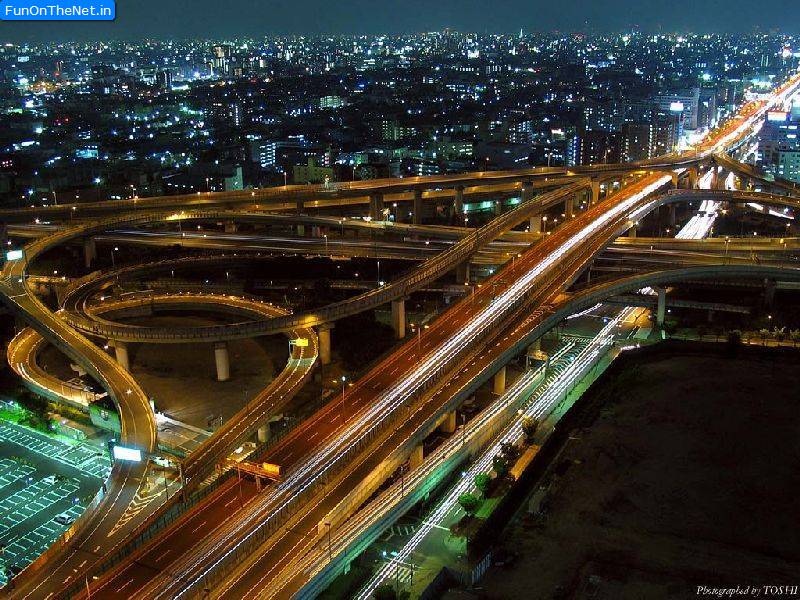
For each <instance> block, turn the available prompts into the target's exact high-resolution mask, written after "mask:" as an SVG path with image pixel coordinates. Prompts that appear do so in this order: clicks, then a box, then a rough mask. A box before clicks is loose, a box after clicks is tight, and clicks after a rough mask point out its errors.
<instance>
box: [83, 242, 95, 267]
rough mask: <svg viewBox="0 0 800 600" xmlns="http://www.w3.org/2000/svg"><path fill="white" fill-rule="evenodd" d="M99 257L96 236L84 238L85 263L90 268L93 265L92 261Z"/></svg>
mask: <svg viewBox="0 0 800 600" xmlns="http://www.w3.org/2000/svg"><path fill="white" fill-rule="evenodd" d="M96 258H97V244H95V241H94V238H91V237H89V238H86V239H85V240H83V264H84V266H85V267H86V268H87V269H89V268H91V266H92V263H93V262H94V260H95V259H96Z"/></svg>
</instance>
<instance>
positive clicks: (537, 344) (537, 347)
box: [528, 337, 542, 354]
mask: <svg viewBox="0 0 800 600" xmlns="http://www.w3.org/2000/svg"><path fill="white" fill-rule="evenodd" d="M541 350H542V338H540V337H538V338H536V339H535V340H533V343H532V344H531V345H530V346H528V354H532V353H534V352H541Z"/></svg>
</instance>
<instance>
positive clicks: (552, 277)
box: [52, 82, 796, 597]
mask: <svg viewBox="0 0 800 600" xmlns="http://www.w3.org/2000/svg"><path fill="white" fill-rule="evenodd" d="M795 83H796V82H795ZM795 83H793V84H792V85H794V84H795ZM781 93H783V92H781ZM734 134H735V131H733V132H731V134H730V135H734ZM726 135H727V134H726ZM723 139H725V138H723ZM720 143H722V142H720ZM706 157H707V155H704V156H703V157H701V158H698V154H695V156H694V161H695V162H696V161H697V160H700V159H702V160H705V158H706ZM682 160H690V158H683V159H682ZM670 164H671V165H675V164H676V163H675V162H672V163H670ZM653 168H656V167H653ZM664 168H665V169H666V168H667V167H664ZM519 175H520V174H519V173H517V174H515V175H514V176H517V177H519ZM523 176H525V175H523ZM654 178H655V179H654ZM481 179H484V178H483V177H482V178H481ZM669 179H670V180H671V179H672V178H671V176H669ZM643 181H644V182H645V184H644V188H642V187H639V188H638V190H639V192H644V193H646V192H647V191H648V190H647V189H646V187H647V185H662V184H663V183H664V180H663V179H661V178H658V177H657V176H651V177H648V178H645V179H644V180H643ZM429 183H430V182H426V184H425V185H428V184H429ZM396 185H403V184H400V183H399V182H398V183H396ZM420 185H422V184H420ZM456 185H458V184H456ZM635 186H636V184H634V186H632V187H635ZM404 189H408V187H405V188H404ZM456 191H457V190H456ZM374 193H375V194H380V193H382V192H374ZM635 194H636V191H635V190H634V196H631V195H627V196H626V197H625V198H623V199H617V200H615V201H612V202H611V203H610V204H609V203H607V202H604V203H603V204H602V207H603V208H602V209H600V208H598V207H594V208H595V209H597V210H594V209H590V210H589V211H588V212H587V213H586V215H588V216H587V218H588V219H589V221H586V220H585V219H582V218H581V217H582V216H583V215H581V216H579V217H578V218H576V219H575V220H574V221H573V222H572V223H569V224H567V225H565V226H564V228H563V229H562V234H561V235H558V236H555V235H554V236H552V237H551V238H550V239H548V240H545V242H543V244H540V245H537V249H538V250H539V251H542V252H544V253H545V255H544V256H543V257H542V256H541V255H540V256H539V261H538V262H536V261H534V262H530V261H531V260H533V259H532V255H529V256H528V260H519V261H516V263H512V265H510V267H507V269H508V270H506V274H507V275H509V276H510V277H512V278H514V281H512V282H502V281H499V280H497V283H498V284H501V285H495V286H492V290H491V292H487V291H485V290H484V291H482V292H480V296H479V297H480V298H488V299H489V302H488V303H487V305H486V308H485V310H486V311H488V313H486V314H484V313H483V312H479V313H476V314H474V315H471V314H470V311H469V309H468V308H467V309H464V306H466V305H467V303H466V302H462V303H459V306H461V310H464V311H465V313H464V316H465V317H467V318H466V319H464V320H462V321H460V322H456V323H455V324H454V325H455V327H456V329H455V332H456V333H455V334H454V335H453V332H452V331H450V332H447V331H444V333H446V334H447V335H446V336H445V337H444V338H439V339H438V340H437V338H436V335H435V334H434V333H432V332H429V333H428V334H426V335H427V338H428V339H427V340H426V341H433V342H434V344H435V346H434V347H435V348H436V350H434V351H431V353H430V355H429V356H424V357H423V356H421V355H420V356H417V359H418V362H419V364H417V365H414V367H413V368H411V370H410V372H408V374H407V375H405V376H403V373H405V372H406V371H408V369H406V370H405V371H403V373H401V376H403V377H404V378H403V379H402V380H401V382H400V383H399V384H398V385H397V386H394V387H393V391H392V393H391V394H389V395H383V396H381V398H380V402H371V403H367V404H366V405H367V406H370V408H369V409H365V413H364V414H363V415H359V419H358V420H357V421H356V422H353V423H352V424H351V425H350V426H348V427H347V428H346V429H345V430H344V431H340V432H338V433H341V434H343V435H342V436H340V435H337V436H336V439H333V440H331V441H330V442H327V443H326V446H325V448H323V449H322V450H321V452H315V453H314V457H315V458H314V457H312V458H311V460H310V461H305V462H304V464H303V466H302V467H299V468H298V469H297V470H296V471H295V472H292V473H291V474H290V477H289V478H287V481H285V482H284V483H283V484H281V486H279V488H278V489H277V490H276V493H277V494H278V495H281V494H286V495H284V498H283V500H279V501H278V505H277V506H276V505H273V506H272V509H269V507H266V506H264V505H263V504H262V503H261V502H259V503H258V504H260V505H261V507H262V508H266V509H267V510H268V511H270V512H268V513H266V514H267V515H275V512H274V511H275V509H276V508H277V509H279V510H282V509H288V508H289V507H290V506H291V507H292V508H295V507H296V502H295V501H297V502H299V500H300V497H301V496H302V494H303V492H304V490H308V489H309V487H310V486H312V485H313V480H314V479H318V477H319V476H320V475H323V474H326V473H330V472H331V469H334V468H335V467H336V465H337V464H342V463H343V462H344V461H345V460H347V459H348V458H350V457H352V456H353V455H354V454H357V453H358V450H360V449H362V448H363V442H365V441H367V440H369V438H370V437H373V438H374V435H373V432H377V431H379V430H380V429H382V428H385V426H386V424H387V417H389V416H390V415H391V414H392V413H393V412H394V411H395V410H396V409H398V408H399V407H400V406H403V405H405V404H406V403H407V401H408V400H409V399H411V398H412V397H413V394H414V393H415V391H419V390H424V389H425V388H426V387H427V385H428V382H429V381H430V380H431V378H432V377H441V375H442V371H443V370H444V369H445V368H446V367H447V366H449V364H452V362H458V361H460V360H464V359H465V356H464V353H465V351H466V349H467V348H469V349H470V350H472V347H471V344H472V343H473V342H474V340H475V339H476V336H479V335H480V334H483V333H485V332H486V331H487V329H489V328H491V327H492V326H493V325H495V324H496V323H497V322H498V321H499V320H502V319H503V318H505V317H506V316H510V315H511V313H512V312H513V311H514V310H516V309H517V308H518V307H519V306H520V305H522V304H525V303H526V302H525V301H526V300H528V299H529V298H530V294H529V291H530V289H531V286H532V284H533V283H534V282H536V283H538V284H539V285H541V284H542V283H543V282H542V281H541V280H542V278H546V279H547V281H548V282H550V284H549V285H559V286H560V285H567V284H568V283H569V281H571V280H572V279H573V278H574V276H577V273H579V272H580V270H581V269H582V268H584V267H585V265H586V264H587V262H588V260H590V258H591V257H592V256H594V255H595V254H596V252H597V251H599V249H600V247H602V246H603V245H605V244H607V243H608V239H609V237H613V235H615V234H616V233H617V232H619V231H622V230H624V229H626V228H628V227H630V226H631V222H630V219H631V218H632V217H633V216H634V215H635V214H636V211H638V210H646V209H648V205H647V203H646V202H644V201H643V197H644V196H638V197H637V196H635ZM631 211H632V212H631ZM496 221H497V219H496ZM76 229H80V230H81V231H82V232H83V233H84V234H87V235H91V234H92V233H93V232H95V231H94V230H93V229H92V227H91V226H82V227H79V228H76ZM80 234H81V233H80V232H79V233H78V235H80ZM562 235H563V236H566V237H562ZM572 236H574V237H572ZM52 237H54V238H55V237H58V236H57V235H56V236H52ZM67 237H69V236H67ZM589 240H591V243H589V244H586V246H587V248H586V251H585V252H578V251H577V250H576V246H578V245H579V246H584V242H587V241H589ZM559 242H561V245H559ZM589 247H590V248H589ZM454 248H455V246H454ZM567 256H568V257H569V260H565V258H566V257H567ZM556 265H558V266H556ZM517 269H519V271H518V270H517ZM554 270H555V271H556V272H555V273H553V271H554ZM487 289H488V288H487ZM495 294H497V296H496V297H495ZM537 294H538V292H537ZM476 295H477V293H476ZM539 300H541V298H539ZM454 314H455V313H454ZM469 317H474V318H469ZM487 317H488V318H487ZM442 322H443V323H444V322H446V321H444V320H443V321H442ZM452 326H453V324H451V327H452ZM56 329H57V327H56ZM442 332H443V329H440V330H439V333H440V334H441V333H442ZM410 345H411V346H413V344H410ZM419 351H420V352H421V343H420V349H419ZM106 358H107V357H106ZM396 372H397V371H396V370H395V371H393V373H391V374H389V375H392V374H394V373H396ZM101 381H103V382H105V380H104V379H102V378H101ZM376 411H377V412H376ZM365 417H367V418H368V420H367V421H364V418H365ZM298 435H301V434H300V433H298ZM287 443H288V441H287ZM343 445H344V446H343ZM359 446H362V448H359ZM289 479H291V481H290V480H289ZM297 486H299V487H297ZM298 494H299V495H298ZM270 497H272V498H273V500H274V499H275V498H274V496H273V495H272V494H270ZM259 516H260V517H262V519H261V520H259V521H255V523H260V524H259V525H257V526H256V527H251V526H252V525H253V522H250V523H247V522H244V523H243V522H236V523H231V524H230V527H232V528H233V529H234V530H235V531H231V533H232V534H233V538H236V537H237V534H238V535H239V536H241V535H245V537H246V538H248V539H250V540H252V536H253V535H257V534H258V532H259V530H261V532H263V531H264V528H268V527H271V526H272V525H274V524H275V523H276V521H277V519H275V518H274V517H269V518H265V513H264V512H263V510H262V513H261V515H259ZM215 537H216V538H217V541H218V542H219V541H221V538H219V537H217V536H215ZM223 537H224V538H225V539H228V540H231V539H233V538H231V535H229V534H228V535H225V536H223ZM239 539H240V541H239V542H234V546H236V547H234V548H233V550H231V547H230V546H228V547H227V550H225V551H224V556H225V557H227V558H228V559H230V555H231V552H232V551H236V550H237V547H241V539H242V538H241V537H239ZM212 545H214V546H215V547H214V548H211V547H207V548H205V550H207V551H209V552H206V553H204V554H201V555H200V556H201V557H208V556H211V554H212V553H211V552H210V551H211V550H212V549H213V551H214V552H213V554H215V555H219V550H220V547H219V546H218V545H217V544H212ZM195 556H196V555H195ZM187 558H188V560H189V561H190V563H189V564H186V563H184V564H183V567H189V568H188V569H187V568H181V570H180V571H179V572H180V573H182V574H186V575H182V576H181V578H180V580H178V579H172V580H171V581H170V582H168V583H166V584H165V583H164V582H163V581H161V583H160V584H159V583H157V582H154V584H155V585H156V586H158V587H157V589H161V590H162V591H161V592H159V595H160V596H163V595H164V593H166V594H168V595H169V594H170V589H169V588H172V591H175V589H176V587H177V588H181V586H183V587H182V589H178V590H177V594H176V595H174V596H173V597H180V596H183V595H185V594H186V593H187V591H188V590H189V589H191V588H193V587H194V586H195V585H197V583H198V582H199V581H202V580H203V578H204V577H205V576H206V575H208V574H209V573H210V572H211V571H212V570H214V568H215V567H216V565H218V564H219V562H214V560H216V559H212V563H213V564H211V566H210V568H209V567H208V565H209V564H210V563H208V562H207V561H206V562H205V564H206V565H207V566H203V562H204V561H203V560H201V561H200V562H195V563H192V562H191V561H192V560H194V559H192V558H191V557H187ZM198 576H199V579H198ZM151 589H152V588H151ZM146 597H147V596H146Z"/></svg>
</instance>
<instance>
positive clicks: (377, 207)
mask: <svg viewBox="0 0 800 600" xmlns="http://www.w3.org/2000/svg"><path fill="white" fill-rule="evenodd" d="M369 216H370V217H371V218H372V220H373V221H380V220H382V219H383V194H381V193H380V192H373V193H371V194H370V195H369Z"/></svg>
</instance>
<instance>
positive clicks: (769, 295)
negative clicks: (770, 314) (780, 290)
mask: <svg viewBox="0 0 800 600" xmlns="http://www.w3.org/2000/svg"><path fill="white" fill-rule="evenodd" d="M773 302H775V280H774V279H765V280H764V306H765V307H767V308H772V304H773Z"/></svg>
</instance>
